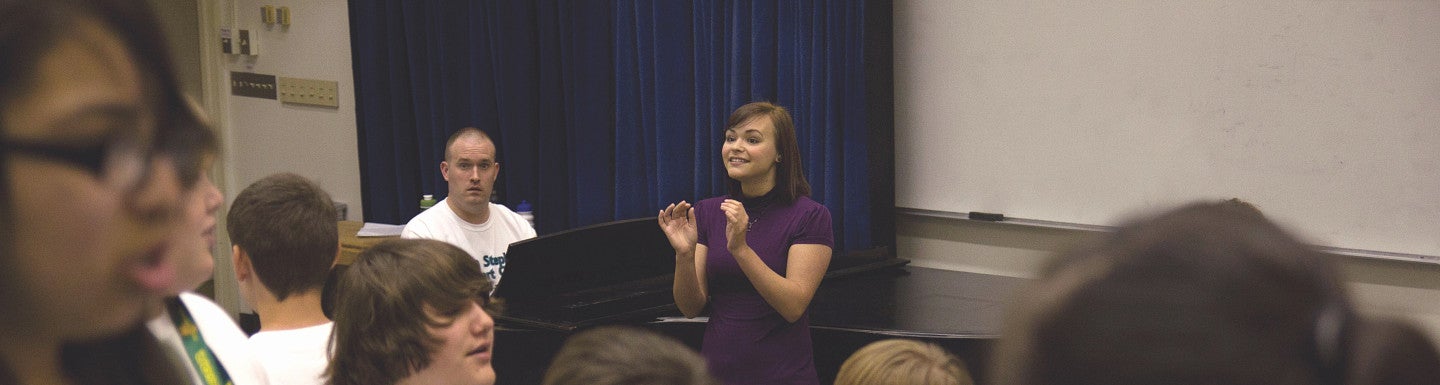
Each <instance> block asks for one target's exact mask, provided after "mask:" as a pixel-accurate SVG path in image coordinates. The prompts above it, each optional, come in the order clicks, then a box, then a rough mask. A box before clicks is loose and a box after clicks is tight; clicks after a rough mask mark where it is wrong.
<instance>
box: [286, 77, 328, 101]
mask: <svg viewBox="0 0 1440 385" xmlns="http://www.w3.org/2000/svg"><path fill="white" fill-rule="evenodd" d="M339 88H340V84H339V83H337V82H333V81H328V80H314V79H301V78H287V77H281V78H280V81H279V91H280V92H279V94H280V95H279V96H280V102H282V103H291V104H304V105H310V106H321V107H336V108H339V107H340V102H339V100H340V99H339Z"/></svg>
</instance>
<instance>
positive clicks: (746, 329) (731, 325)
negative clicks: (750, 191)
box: [695, 192, 835, 385]
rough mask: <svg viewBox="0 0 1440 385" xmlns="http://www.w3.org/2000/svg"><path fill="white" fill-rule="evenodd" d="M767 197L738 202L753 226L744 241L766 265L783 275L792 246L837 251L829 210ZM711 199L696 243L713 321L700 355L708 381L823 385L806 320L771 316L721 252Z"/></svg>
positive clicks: (702, 210)
mask: <svg viewBox="0 0 1440 385" xmlns="http://www.w3.org/2000/svg"><path fill="white" fill-rule="evenodd" d="M774 195H775V194H774V193H773V192H772V194H769V195H766V196H763V197H760V198H756V199H751V200H741V202H742V203H744V204H745V209H746V213H747V214H748V215H749V216H750V217H751V218H752V219H753V221H752V224H751V227H750V232H749V233H748V234H746V235H745V242H746V243H747V244H749V245H750V248H751V249H753V250H755V254H756V255H759V256H760V259H761V260H763V261H765V264H766V265H767V266H770V268H771V269H773V270H775V272H776V273H779V274H780V275H782V276H783V275H785V270H786V263H787V262H788V261H789V250H790V246H791V245H795V244H821V245H825V246H829V247H834V246H835V235H834V233H833V232H832V231H831V227H830V211H829V210H828V209H826V208H825V206H823V205H821V204H819V203H817V202H815V201H814V200H811V199H810V198H808V197H800V198H797V199H796V200H795V202H794V203H791V204H785V203H784V202H780V201H779V200H778V199H776V198H775V197H774ZM727 198H728V197H725V196H722V197H716V198H710V199H706V200H703V201H700V202H699V203H698V204H696V205H695V219H696V222H697V226H698V227H697V228H698V231H699V243H700V244H703V245H705V247H706V248H707V254H706V257H705V258H706V259H705V274H706V279H707V283H708V285H709V291H710V305H709V306H710V322H709V324H708V325H706V327H705V340H704V342H703V344H702V346H701V349H700V350H701V353H702V354H703V355H704V356H705V359H706V361H707V362H708V363H709V366H710V370H711V374H713V375H714V376H715V377H716V378H718V379H720V380H721V381H723V382H724V383H726V384H732V385H733V384H807V385H816V384H819V383H820V380H819V378H818V377H817V375H816V373H815V358H814V350H813V347H812V344H811V341H810V313H809V312H808V311H807V312H806V313H805V314H804V315H802V316H801V317H800V319H798V320H796V321H795V322H794V323H791V322H786V321H785V318H784V317H781V316H780V313H779V312H777V311H775V308H774V307H771V306H770V304H769V303H768V302H765V299H764V298H762V297H761V296H760V293H759V292H757V291H756V290H755V286H754V285H752V284H751V283H750V279H749V278H747V277H746V276H745V272H743V271H741V270H740V265H739V264H737V263H736V261H735V257H733V256H731V255H730V250H729V249H728V248H727V247H726V240H727V237H726V235H725V214H724V213H723V212H721V211H720V203H721V202H723V201H724V200H725V199H727Z"/></svg>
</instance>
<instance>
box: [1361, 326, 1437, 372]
mask: <svg viewBox="0 0 1440 385" xmlns="http://www.w3.org/2000/svg"><path fill="white" fill-rule="evenodd" d="M1351 347H1352V349H1351V350H1350V354H1349V356H1350V359H1349V360H1348V366H1347V373H1348V374H1347V375H1346V378H1349V380H1348V381H1346V384H1347V385H1434V384H1440V353H1437V352H1436V350H1435V345H1434V344H1433V343H1431V341H1430V338H1429V337H1427V336H1426V335H1425V333H1423V332H1421V331H1420V330H1419V329H1416V328H1415V326H1412V325H1410V324H1408V323H1405V322H1401V321H1398V320H1391V319H1372V320H1366V321H1364V322H1361V323H1360V325H1359V327H1357V328H1355V332H1354V338H1353V344H1352V345H1351Z"/></svg>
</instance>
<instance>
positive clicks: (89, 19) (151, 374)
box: [0, 0, 196, 384]
mask: <svg viewBox="0 0 1440 385" xmlns="http://www.w3.org/2000/svg"><path fill="white" fill-rule="evenodd" d="M0 20H4V22H3V23H0V309H3V310H0V383H5V384H10V383H20V384H27V383H177V382H176V379H178V378H180V377H178V376H175V375H174V371H173V368H172V367H171V366H169V365H170V364H169V363H168V362H167V361H165V358H164V356H163V353H161V352H160V351H159V349H158V347H157V346H156V344H155V341H154V338H153V337H151V336H150V335H149V334H148V333H147V332H145V331H144V329H143V327H142V326H141V320H142V318H143V316H144V314H143V309H145V308H147V307H151V306H153V304H155V303H156V302H157V301H159V300H160V298H161V296H163V295H164V294H165V293H166V291H167V288H168V287H170V286H171V285H172V284H173V281H174V279H175V270H176V266H175V261H173V260H171V257H168V255H170V254H172V253H169V249H170V248H171V247H173V245H172V244H171V235H172V233H173V231H174V230H173V227H174V225H175V223H176V222H175V219H176V215H175V214H176V212H177V210H178V205H177V203H176V202H177V201H178V197H179V185H178V182H177V178H176V177H175V169H174V167H173V165H172V164H171V162H170V161H169V160H168V158H166V157H164V156H157V155H154V153H155V151H154V150H153V147H154V144H153V143H154V142H155V141H156V140H155V139H156V138H157V137H158V136H161V135H165V134H166V132H167V131H168V130H170V129H172V128H173V127H178V126H182V125H185V124H194V120H195V119H196V118H195V117H194V116H193V114H192V113H191V112H190V110H189V109H188V108H185V107H184V103H183V102H182V101H181V100H182V99H181V97H180V95H179V92H178V88H177V87H176V82H175V79H174V75H173V73H172V71H171V67H170V63H169V62H168V60H169V55H168V53H167V51H166V49H165V47H164V38H163V36H162V34H161V33H160V31H158V30H157V29H156V27H155V26H156V25H157V21H156V20H155V18H154V16H153V14H151V13H150V11H149V7H148V6H147V4H146V3H145V2H144V1H139V0H90V1H80V0H59V1H43V2H37V1H29V0H0Z"/></svg>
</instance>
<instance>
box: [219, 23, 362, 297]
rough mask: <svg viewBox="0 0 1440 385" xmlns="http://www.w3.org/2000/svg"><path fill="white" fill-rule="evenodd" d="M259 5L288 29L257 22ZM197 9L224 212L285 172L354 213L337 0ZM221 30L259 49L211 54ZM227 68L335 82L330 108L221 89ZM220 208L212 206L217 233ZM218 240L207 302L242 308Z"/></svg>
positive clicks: (351, 109)
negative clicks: (280, 14)
mask: <svg viewBox="0 0 1440 385" xmlns="http://www.w3.org/2000/svg"><path fill="white" fill-rule="evenodd" d="M264 5H273V6H276V7H280V6H286V7H289V8H290V12H291V24H290V26H289V27H281V26H278V25H276V26H269V27H267V26H265V25H264V23H262V22H261V20H260V8H261V6H264ZM198 8H199V15H198V16H199V19H200V23H199V24H200V28H201V31H200V35H201V44H200V48H199V49H200V51H201V60H200V61H201V66H202V67H203V71H202V73H203V74H202V76H203V77H204V79H206V83H207V84H206V86H205V90H204V92H203V93H204V95H205V97H204V98H203V99H204V102H205V106H206V109H207V110H208V111H209V112H210V114H211V115H212V117H214V118H215V120H216V125H217V126H218V128H219V131H220V133H221V137H222V141H223V142H224V152H225V153H224V158H223V159H222V160H221V162H220V163H219V165H218V166H217V167H218V169H217V170H215V175H216V177H217V178H218V179H219V180H220V182H221V189H222V190H223V191H224V192H225V197H226V199H225V200H226V206H225V207H226V209H227V210H228V207H229V203H230V202H233V201H234V199H235V195H236V194H238V193H239V192H240V191H241V190H243V189H244V188H245V186H248V185H250V184H251V183H253V182H255V181H256V180H259V179H260V178H263V177H265V176H267V175H270V174H274V173H277V172H293V173H296V174H299V175H302V176H305V177H306V178H310V179H311V180H313V181H315V182H316V183H318V184H319V185H320V186H321V187H322V188H324V189H325V191H327V192H329V193H330V196H331V198H332V199H334V200H336V201H339V202H344V203H346V204H347V206H348V211H349V212H348V215H347V219H352V220H359V219H361V218H364V212H363V202H361V200H360V165H359V155H358V150H357V140H356V137H357V133H356V129H355V84H354V83H355V80H354V79H355V78H354V75H353V72H352V65H351V60H350V21H349V8H348V6H347V4H346V1H344V0H306V1H288V2H287V1H258V0H200V2H199V7H198ZM221 27H227V28H231V29H233V30H238V29H248V30H250V31H251V36H253V37H254V39H255V41H256V44H257V45H258V48H259V55H257V56H253V57H246V56H239V55H225V54H223V53H221V52H220V50H219V29H220V28H221ZM231 71H236V72H253V73H261V74H267V75H275V76H284V77H296V78H307V79H319V80H329V81H335V82H337V83H338V84H339V95H338V96H339V98H338V99H339V105H340V106H339V108H327V107H310V106H299V105H287V104H281V103H280V102H279V101H278V100H270V99H257V98H249V97H241V96H234V95H230V89H229V73H230V72H231ZM224 214H225V213H224V212H223V210H222V212H221V218H220V220H221V226H222V229H221V230H222V231H224V227H223V226H224V221H225V217H224ZM219 243H220V245H219V248H220V250H218V252H217V253H216V267H215V295H216V301H217V302H219V303H220V304H221V305H222V306H224V307H225V308H226V309H229V310H230V311H232V312H236V311H240V312H248V311H249V309H248V308H247V306H245V305H244V304H243V302H242V301H240V299H239V297H238V295H239V294H238V290H237V288H236V283H235V280H234V272H233V270H232V269H231V258H230V253H229V250H230V244H229V239H228V237H225V236H222V237H221V240H220V242H219Z"/></svg>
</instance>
